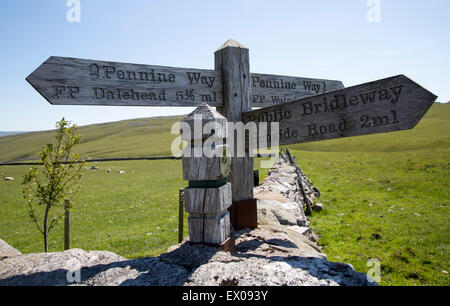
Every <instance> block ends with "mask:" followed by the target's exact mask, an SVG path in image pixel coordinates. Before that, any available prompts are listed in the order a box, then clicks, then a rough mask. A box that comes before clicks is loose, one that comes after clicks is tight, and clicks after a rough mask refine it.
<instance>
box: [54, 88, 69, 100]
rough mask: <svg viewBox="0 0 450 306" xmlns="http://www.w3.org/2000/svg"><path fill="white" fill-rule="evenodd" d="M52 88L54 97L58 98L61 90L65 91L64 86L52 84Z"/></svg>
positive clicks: (61, 92)
mask: <svg viewBox="0 0 450 306" xmlns="http://www.w3.org/2000/svg"><path fill="white" fill-rule="evenodd" d="M53 89H54V90H55V91H54V93H55V95H54V97H55V98H58V99H59V98H61V96H62V94H63V92H64V91H66V86H53Z"/></svg>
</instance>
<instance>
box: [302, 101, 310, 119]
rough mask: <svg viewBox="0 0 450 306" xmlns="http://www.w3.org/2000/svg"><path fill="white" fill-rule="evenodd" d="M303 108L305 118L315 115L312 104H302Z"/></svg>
mask: <svg viewBox="0 0 450 306" xmlns="http://www.w3.org/2000/svg"><path fill="white" fill-rule="evenodd" d="M302 106H303V116H306V115H311V114H312V113H313V108H312V103H311V102H305V103H303V104H302Z"/></svg>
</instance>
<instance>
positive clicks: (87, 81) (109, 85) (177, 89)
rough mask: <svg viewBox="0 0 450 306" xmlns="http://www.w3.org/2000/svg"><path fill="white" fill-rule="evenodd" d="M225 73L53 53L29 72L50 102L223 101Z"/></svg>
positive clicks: (149, 103) (156, 103)
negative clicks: (71, 56)
mask: <svg viewBox="0 0 450 306" xmlns="http://www.w3.org/2000/svg"><path fill="white" fill-rule="evenodd" d="M221 77H222V76H221V73H220V72H217V71H214V70H205V69H188V68H174V67H164V66H152V65H139V64H128V63H117V62H106V61H97V60H88V59H77V58H67V57H56V56H52V57H50V58H49V59H48V60H47V61H45V62H44V63H43V64H42V65H41V66H39V67H38V68H37V69H36V70H35V71H34V72H33V73H32V74H30V75H29V76H28V77H27V81H28V82H29V83H30V84H31V85H32V86H33V87H34V88H35V89H36V90H37V91H38V92H39V93H40V94H41V95H42V96H43V97H44V98H45V99H47V101H48V102H50V103H51V104H63V105H124V106H189V107H192V106H197V105H200V104H202V103H208V104H209V105H211V106H221V105H222V80H221Z"/></svg>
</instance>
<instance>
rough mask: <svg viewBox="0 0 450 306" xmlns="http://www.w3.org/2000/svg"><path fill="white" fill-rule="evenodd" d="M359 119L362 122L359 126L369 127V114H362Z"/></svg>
mask: <svg viewBox="0 0 450 306" xmlns="http://www.w3.org/2000/svg"><path fill="white" fill-rule="evenodd" d="M360 120H361V122H362V123H361V128H369V127H370V122H369V120H370V118H369V116H367V115H362V116H361V118H360Z"/></svg>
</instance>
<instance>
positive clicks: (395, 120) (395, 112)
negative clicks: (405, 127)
mask: <svg viewBox="0 0 450 306" xmlns="http://www.w3.org/2000/svg"><path fill="white" fill-rule="evenodd" d="M391 113H392V115H393V117H394V121H393V122H392V124H398V123H400V122H399V121H398V118H397V111H395V110H393V111H391Z"/></svg>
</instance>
